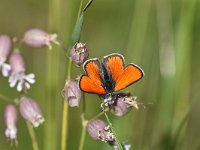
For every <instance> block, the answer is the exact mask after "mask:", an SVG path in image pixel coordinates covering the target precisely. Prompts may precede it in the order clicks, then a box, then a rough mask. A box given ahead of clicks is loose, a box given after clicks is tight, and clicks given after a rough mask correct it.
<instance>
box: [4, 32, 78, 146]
mask: <svg viewBox="0 0 200 150" xmlns="http://www.w3.org/2000/svg"><path fill="white" fill-rule="evenodd" d="M23 43H25V44H26V45H28V46H30V47H33V48H41V47H44V46H47V47H48V48H49V49H51V48H52V45H51V44H52V43H54V44H57V45H60V44H59V42H58V41H57V34H50V33H47V32H46V31H43V30H41V29H30V30H28V31H27V32H25V34H24V37H23ZM20 44H21V43H20ZM15 45H16V41H15V42H12V39H11V38H10V37H9V36H8V35H0V72H1V74H2V75H3V76H4V77H8V82H9V85H10V87H15V86H16V87H17V91H18V92H25V93H26V92H27V91H28V90H29V89H30V87H31V84H34V83H35V75H34V74H33V73H29V74H27V73H26V66H25V61H24V58H23V56H22V54H21V53H20V49H19V48H16V47H20V45H18V46H15ZM11 48H13V51H11ZM7 61H8V62H9V63H7ZM79 97H80V96H79ZM79 99H80V98H79ZM18 106H19V112H20V114H21V116H22V117H23V118H24V119H25V120H26V121H28V122H30V123H31V124H32V125H33V127H38V126H39V125H40V124H42V123H44V121H45V119H44V117H43V115H42V112H41V109H40V107H39V105H38V104H37V102H36V101H35V100H33V99H32V98H29V97H26V96H24V97H22V98H20V100H17V101H15V103H14V101H13V103H12V102H11V103H9V104H7V105H6V107H5V111H4V120H5V124H6V130H5V136H6V137H7V138H8V139H10V140H11V141H15V142H17V121H18Z"/></svg>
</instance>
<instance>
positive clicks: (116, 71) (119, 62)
mask: <svg viewBox="0 0 200 150" xmlns="http://www.w3.org/2000/svg"><path fill="white" fill-rule="evenodd" d="M103 64H104V65H105V67H106V69H107V70H108V72H109V73H110V74H111V76H112V79H113V81H114V82H116V81H117V79H118V77H119V76H120V75H121V74H122V73H123V71H124V66H125V62H124V57H123V56H122V55H120V54H117V53H114V54H111V55H108V56H105V57H104V58H103Z"/></svg>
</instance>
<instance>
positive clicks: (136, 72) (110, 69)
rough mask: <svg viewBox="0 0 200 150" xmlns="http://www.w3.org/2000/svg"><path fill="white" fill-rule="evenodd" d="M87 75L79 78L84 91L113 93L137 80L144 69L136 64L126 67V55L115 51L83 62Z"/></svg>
mask: <svg viewBox="0 0 200 150" xmlns="http://www.w3.org/2000/svg"><path fill="white" fill-rule="evenodd" d="M83 68H84V70H85V73H86V75H82V76H81V78H80V80H79V87H80V89H81V90H82V91H84V92H87V93H93V94H98V95H112V94H113V93H114V92H117V91H120V90H122V89H124V88H126V87H127V86H129V85H131V84H133V83H135V82H137V81H138V80H140V79H141V78H142V77H143V76H144V72H143V70H142V69H141V68H140V67H138V66H137V65H134V64H129V65H128V66H126V67H125V61H124V57H123V56H122V55H120V54H117V53H114V54H110V55H107V56H105V57H103V60H102V62H100V60H99V59H97V58H94V59H89V60H87V61H86V62H85V63H84V64H83Z"/></svg>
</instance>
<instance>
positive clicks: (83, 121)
mask: <svg viewBox="0 0 200 150" xmlns="http://www.w3.org/2000/svg"><path fill="white" fill-rule="evenodd" d="M81 120H82V132H81V140H80V144H79V150H83V146H84V141H85V134H86V126H87V123H88V121H87V120H85V118H84V113H83V114H82V115H81Z"/></svg>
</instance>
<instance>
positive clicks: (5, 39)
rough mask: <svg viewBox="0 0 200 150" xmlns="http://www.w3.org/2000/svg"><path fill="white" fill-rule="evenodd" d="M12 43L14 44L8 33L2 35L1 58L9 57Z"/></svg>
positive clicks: (0, 42) (0, 43)
mask: <svg viewBox="0 0 200 150" xmlns="http://www.w3.org/2000/svg"><path fill="white" fill-rule="evenodd" d="M11 45H12V42H11V39H10V37H9V36H7V35H1V36H0V58H5V59H6V58H7V57H8V54H9V52H10V48H11ZM0 60H1V59H0Z"/></svg>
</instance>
